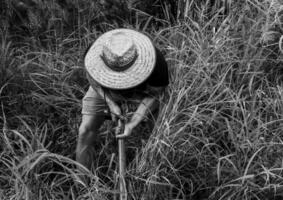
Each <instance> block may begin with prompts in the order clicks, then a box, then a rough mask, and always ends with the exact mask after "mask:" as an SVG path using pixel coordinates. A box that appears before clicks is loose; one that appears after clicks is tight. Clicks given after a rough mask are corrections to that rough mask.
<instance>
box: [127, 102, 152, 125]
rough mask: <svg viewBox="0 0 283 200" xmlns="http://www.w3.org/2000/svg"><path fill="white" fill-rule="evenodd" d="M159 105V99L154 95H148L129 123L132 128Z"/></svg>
mask: <svg viewBox="0 0 283 200" xmlns="http://www.w3.org/2000/svg"><path fill="white" fill-rule="evenodd" d="M157 106H158V101H157V100H156V99H155V98H153V97H146V98H144V99H143V100H142V102H141V103H140V105H139V107H138V109H137V110H136V112H135V113H134V114H133V116H132V118H131V121H130V122H129V124H130V125H131V126H132V128H134V127H136V126H137V125H138V124H139V123H140V122H141V121H142V120H143V119H144V118H145V117H147V115H148V114H149V113H151V112H152V111H154V110H155V109H156V107H157Z"/></svg>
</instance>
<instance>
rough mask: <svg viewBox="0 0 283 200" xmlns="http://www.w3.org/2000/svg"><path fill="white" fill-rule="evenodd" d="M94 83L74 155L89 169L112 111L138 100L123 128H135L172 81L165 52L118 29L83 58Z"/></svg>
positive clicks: (126, 132)
mask: <svg viewBox="0 0 283 200" xmlns="http://www.w3.org/2000/svg"><path fill="white" fill-rule="evenodd" d="M84 59H85V60H84V62H85V68H86V71H87V76H88V80H89V82H90V87H89V89H88V91H87V93H86V95H85V97H84V98H83V103H82V122H81V125H80V128H79V137H78V143H77V149H76V159H77V161H78V162H80V163H81V164H82V165H84V166H86V167H87V168H88V169H91V165H92V158H93V153H94V151H95V149H94V147H93V143H94V141H95V140H96V139H97V137H98V135H99V133H98V131H99V128H100V126H101V125H102V123H103V122H104V120H105V117H106V116H107V113H106V112H105V110H106V109H108V110H109V113H110V114H111V118H112V120H113V121H116V120H117V117H119V116H121V108H120V107H119V105H120V103H121V102H139V104H138V107H137V110H136V111H135V112H134V114H133V115H132V117H131V119H130V120H129V122H127V123H126V124H125V127H124V132H123V133H122V134H120V135H117V138H124V137H128V136H130V135H131V133H132V130H133V129H134V128H135V127H136V126H137V125H138V124H139V123H140V122H141V121H143V119H145V118H146V117H148V115H149V114H150V113H152V112H153V111H155V110H156V109H157V108H158V105H159V104H158V97H159V95H160V94H162V92H163V91H164V88H165V87H166V86H167V85H168V82H169V81H168V68H167V64H166V61H165V59H164V57H163V56H162V54H161V52H160V51H159V50H158V49H156V48H155V47H154V45H153V44H152V42H151V40H150V39H149V38H148V37H147V36H146V35H144V34H142V33H140V32H137V31H134V30H130V29H115V30H112V31H109V32H106V33H104V34H103V35H101V36H100V37H99V38H98V39H97V40H96V41H95V42H94V43H93V44H92V45H91V46H90V48H89V49H88V50H87V52H86V55H85V58H84Z"/></svg>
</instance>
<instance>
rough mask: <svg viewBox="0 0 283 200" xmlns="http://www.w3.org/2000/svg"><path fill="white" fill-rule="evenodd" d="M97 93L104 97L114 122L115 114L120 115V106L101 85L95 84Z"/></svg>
mask: <svg viewBox="0 0 283 200" xmlns="http://www.w3.org/2000/svg"><path fill="white" fill-rule="evenodd" d="M94 89H95V90H96V91H97V93H98V94H99V95H100V96H101V97H102V98H104V99H105V101H106V103H107V105H108V107H109V109H110V114H111V118H112V121H114V122H116V121H117V116H119V115H121V108H120V107H119V106H118V105H117V104H116V103H115V101H113V100H112V98H111V97H110V96H109V95H108V94H107V92H105V91H104V90H103V89H102V87H100V86H96V87H95V88H94Z"/></svg>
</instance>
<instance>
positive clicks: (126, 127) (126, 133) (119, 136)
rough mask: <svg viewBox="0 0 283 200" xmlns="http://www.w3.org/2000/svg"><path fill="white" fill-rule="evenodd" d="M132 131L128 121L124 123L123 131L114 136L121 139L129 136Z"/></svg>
mask: <svg viewBox="0 0 283 200" xmlns="http://www.w3.org/2000/svg"><path fill="white" fill-rule="evenodd" d="M132 131H133V126H132V125H131V124H130V123H128V124H125V127H124V133H123V134H119V135H116V138H118V139H123V138H126V137H129V136H130V135H131V134H132Z"/></svg>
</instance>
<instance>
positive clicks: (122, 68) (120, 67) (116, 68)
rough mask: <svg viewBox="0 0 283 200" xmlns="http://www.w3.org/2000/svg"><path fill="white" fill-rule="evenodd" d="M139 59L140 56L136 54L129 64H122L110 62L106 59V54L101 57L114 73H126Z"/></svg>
mask: <svg viewBox="0 0 283 200" xmlns="http://www.w3.org/2000/svg"><path fill="white" fill-rule="evenodd" d="M137 57H138V54H137V53H135V54H134V57H133V58H132V59H131V60H130V61H129V62H127V63H123V64H121V63H119V62H109V60H108V59H107V58H105V55H104V53H103V54H102V55H100V58H101V59H102V60H103V62H104V63H105V65H106V66H107V67H109V68H110V69H112V70H113V71H117V72H121V71H125V70H126V69H128V68H130V67H131V66H132V65H133V64H134V63H135V61H136V59H137Z"/></svg>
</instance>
